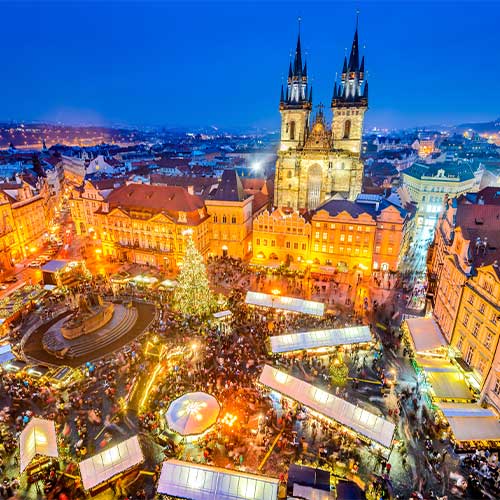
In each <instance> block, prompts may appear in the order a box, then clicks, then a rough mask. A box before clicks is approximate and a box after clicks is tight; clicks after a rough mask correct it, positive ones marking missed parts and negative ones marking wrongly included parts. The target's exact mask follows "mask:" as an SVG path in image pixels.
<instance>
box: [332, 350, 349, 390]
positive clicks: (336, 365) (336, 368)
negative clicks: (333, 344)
mask: <svg viewBox="0 0 500 500" xmlns="http://www.w3.org/2000/svg"><path fill="white" fill-rule="evenodd" d="M348 375H349V367H348V366H347V365H346V363H345V361H344V359H343V358H342V357H340V356H336V357H335V359H334V360H333V361H332V363H331V364H330V380H331V382H332V384H333V385H335V386H337V387H344V385H346V383H347V377H348Z"/></svg>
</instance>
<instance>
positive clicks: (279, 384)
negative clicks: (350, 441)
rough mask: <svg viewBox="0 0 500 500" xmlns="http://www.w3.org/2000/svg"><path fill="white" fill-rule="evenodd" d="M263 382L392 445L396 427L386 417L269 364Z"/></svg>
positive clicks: (357, 431)
mask: <svg viewBox="0 0 500 500" xmlns="http://www.w3.org/2000/svg"><path fill="white" fill-rule="evenodd" d="M259 382H260V383H261V384H262V385H264V386H266V387H268V388H270V389H272V390H274V391H277V392H278V393H280V394H282V395H283V396H285V397H288V398H290V399H292V400H294V401H297V402H298V403H300V404H302V405H304V406H306V407H307V408H309V409H310V410H312V411H313V412H317V413H318V414H319V415H321V416H323V417H326V418H329V419H332V420H335V421H336V422H338V423H339V424H341V425H343V426H344V427H347V428H348V429H351V430H352V431H354V432H355V433H356V434H358V435H359V436H362V437H363V438H365V439H366V440H368V441H372V442H375V443H378V444H380V445H382V446H383V447H384V448H387V449H388V448H390V447H391V446H392V438H393V435H394V430H395V426H394V424H393V423H392V422H389V421H388V420H385V419H384V418H382V417H379V416H377V415H375V414H373V413H371V412H369V411H367V410H365V409H363V408H360V407H359V406H356V405H354V404H352V403H349V402H348V401H345V400H344V399H341V398H338V397H337V396H334V395H333V394H330V393H328V392H326V391H323V390H322V389H319V388H318V387H314V386H313V385H311V384H309V383H307V382H304V381H303V380H300V379H298V378H296V377H293V376H292V375H289V374H288V373H285V372H282V371H280V370H277V369H276V368H273V367H271V366H269V365H265V366H264V369H263V370H262V373H261V375H260V379H259Z"/></svg>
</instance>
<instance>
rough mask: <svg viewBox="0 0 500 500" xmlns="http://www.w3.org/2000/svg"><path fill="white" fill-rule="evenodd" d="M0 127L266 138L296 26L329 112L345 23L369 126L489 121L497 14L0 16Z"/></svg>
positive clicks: (106, 10) (275, 9) (16, 8)
mask: <svg viewBox="0 0 500 500" xmlns="http://www.w3.org/2000/svg"><path fill="white" fill-rule="evenodd" d="M0 9H1V16H2V21H3V22H2V29H1V30H0V41H1V47H2V56H3V57H2V64H1V66H0V75H1V77H0V95H1V96H2V99H1V102H2V105H1V106H0V119H1V120H9V119H14V120H62V121H65V122H68V123H79V122H85V123H93V124H106V123H111V124H117V123H122V124H130V125H134V124H144V125H166V126H172V125H179V126H196V125H218V126H222V127H232V126H242V127H250V126H252V127H253V126H258V127H261V126H263V127H276V126H277V125H278V123H279V112H278V101H279V90H280V84H281V81H282V78H283V77H284V76H286V72H287V68H288V60H289V53H290V51H291V50H292V49H294V47H295V41H296V36H297V17H298V16H301V17H302V43H303V48H304V50H305V51H306V52H307V60H308V68H309V75H310V76H311V78H312V83H313V86H314V101H315V104H318V103H319V101H320V100H321V101H322V102H324V103H325V104H327V105H328V104H329V102H330V99H331V93H332V87H333V82H334V78H335V73H336V72H339V71H340V70H341V67H342V60H343V57H344V51H345V48H346V47H350V45H351V42H352V36H353V32H354V25H355V17H356V10H357V9H359V10H360V30H359V33H360V46H361V47H363V46H366V48H365V50H364V53H365V54H366V68H367V72H368V79H369V81H370V110H369V112H368V114H367V123H368V125H370V126H373V125H376V126H387V127H395V126H398V127H399V126H413V125H418V124H437V123H447V124H450V123H457V122H464V121H473V120H477V121H480V120H490V119H494V118H497V117H498V116H499V115H500V104H499V103H500V99H499V96H500V58H499V55H498V54H499V53H498V47H499V34H498V20H499V19H500V2H495V1H492V2H485V3H482V2H478V1H477V2H470V3H467V2H462V1H456V2H451V1H445V2H431V1H414V2H410V1H403V0H401V1H391V2H377V1H368V2H348V1H344V2H319V3H314V2H310V1H307V0H301V1H300V2H293V1H288V2H282V1H280V2H275V3H269V2H262V1H261V2H255V3H251V2H243V1H236V0H235V1H226V2H220V3H216V2H208V1H204V2H198V3H194V2H186V1H185V2H179V3H171V2H159V1H157V2H153V3H148V2H144V1H143V2H130V1H127V2H122V3H120V2H103V1H82V2H74V1H66V2H64V1H58V2H42V1H36V2H30V3H28V2H24V1H17V2H11V3H4V2H2V3H0Z"/></svg>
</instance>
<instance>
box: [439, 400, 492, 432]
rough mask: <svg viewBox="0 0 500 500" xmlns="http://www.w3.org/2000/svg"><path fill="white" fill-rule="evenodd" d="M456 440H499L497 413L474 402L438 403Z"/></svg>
mask: <svg viewBox="0 0 500 500" xmlns="http://www.w3.org/2000/svg"><path fill="white" fill-rule="evenodd" d="M439 408H440V409H441V411H442V412H443V415H444V416H445V418H446V420H448V423H449V424H450V427H451V430H452V432H453V436H454V438H455V440H456V441H500V422H499V420H498V415H496V413H495V412H493V411H492V410H490V409H488V408H482V407H481V406H480V405H478V404H476V403H471V404H451V403H440V404H439Z"/></svg>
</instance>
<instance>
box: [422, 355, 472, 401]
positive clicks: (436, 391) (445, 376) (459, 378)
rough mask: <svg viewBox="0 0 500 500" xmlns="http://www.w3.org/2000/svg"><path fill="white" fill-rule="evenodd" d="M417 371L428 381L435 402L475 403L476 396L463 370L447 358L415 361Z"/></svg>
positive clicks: (426, 358) (428, 358)
mask: <svg viewBox="0 0 500 500" xmlns="http://www.w3.org/2000/svg"><path fill="white" fill-rule="evenodd" d="M415 363H416V367H417V371H419V372H420V373H422V374H423V376H424V377H425V379H426V382H427V385H428V389H429V393H430V396H431V399H432V400H433V401H442V402H446V401H448V402H457V403H458V402H462V403H465V402H473V401H474V400H475V396H474V394H473V393H472V391H471V389H470V387H469V384H468V383H467V380H466V378H465V376H464V374H463V372H462V371H461V370H459V369H458V368H457V367H456V366H455V365H454V364H453V363H451V362H450V361H448V360H447V359H445V358H435V357H434V358H432V357H420V356H418V357H417V358H416V359H415Z"/></svg>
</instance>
